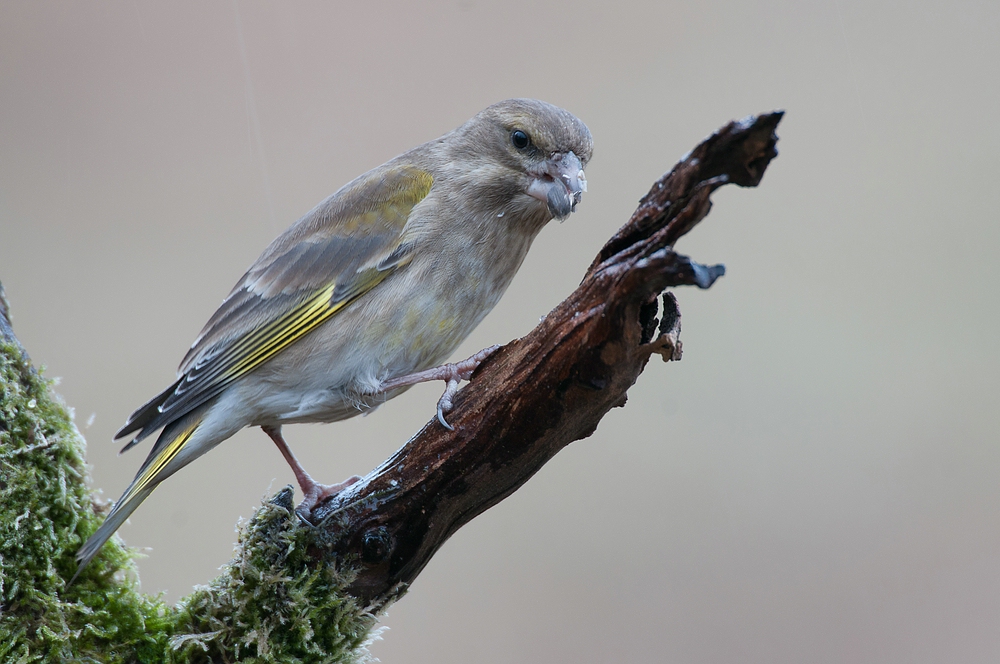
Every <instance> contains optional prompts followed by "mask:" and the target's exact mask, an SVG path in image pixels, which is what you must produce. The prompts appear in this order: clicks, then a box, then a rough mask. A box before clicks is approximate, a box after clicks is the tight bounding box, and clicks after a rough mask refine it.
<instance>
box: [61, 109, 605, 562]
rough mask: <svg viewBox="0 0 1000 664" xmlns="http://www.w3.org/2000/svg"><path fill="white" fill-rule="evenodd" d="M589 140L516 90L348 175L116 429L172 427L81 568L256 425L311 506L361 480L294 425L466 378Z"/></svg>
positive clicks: (574, 189)
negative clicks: (321, 479) (155, 494)
mask: <svg viewBox="0 0 1000 664" xmlns="http://www.w3.org/2000/svg"><path fill="white" fill-rule="evenodd" d="M592 150H593V140H592V139H591V135H590V131H589V130H588V129H587V127H586V125H584V123H583V122H581V121H580V120H579V119H577V118H576V117H575V116H573V115H572V114H570V113H568V112H567V111H565V110H563V109H561V108H557V107H555V106H552V105H551V104H547V103H545V102H541V101H537V100H533V99H508V100H506V101H502V102H499V103H497V104H494V105H492V106H490V107H488V108H486V109H485V110H483V111H482V112H480V113H479V114H477V115H476V116H475V117H473V118H472V119H471V120H469V121H468V122H466V123H465V124H463V125H462V126H460V127H459V128H457V129H455V130H454V131H452V132H450V133H448V134H445V135H444V136H442V137H440V138H437V139H435V140H433V141H430V142H428V143H424V144H423V145H421V146H419V147H416V148H414V149H412V150H410V151H409V152H405V153H403V154H401V155H399V156H398V157H396V158H395V159H392V160H391V161H389V162H387V163H385V164H383V165H382V166H379V167H378V168H375V169H373V170H371V171H369V172H368V173H365V174H364V175H362V176H360V177H358V178H357V179H355V180H354V181H353V182H350V183H349V184H347V185H345V186H344V187H343V188H341V189H340V190H339V191H337V192H336V193H335V194H333V195H332V196H330V197H329V198H327V199H326V200H324V201H323V202H322V203H320V204H319V205H317V206H316V207H315V208H314V209H313V210H312V211H311V212H309V213H308V214H306V215H305V216H304V217H302V218H301V219H299V220H298V221H297V222H296V223H295V224H294V225H292V226H291V227H290V228H289V229H288V230H286V231H285V232H284V233H282V234H281V235H280V236H278V238H277V239H275V240H274V241H273V242H272V243H271V244H270V246H268V247H267V249H265V250H264V253H263V254H261V256H260V258H258V259H257V261H256V262H255V263H254V264H253V265H251V266H250V269H249V270H247V272H246V274H244V275H243V278H242V279H240V280H239V282H238V283H237V284H236V286H235V287H234V288H233V290H232V292H230V294H229V295H228V297H226V299H225V300H224V301H223V303H222V305H221V306H220V307H219V309H218V311H216V312H215V314H214V315H213V316H212V317H211V318H210V319H209V321H208V323H207V324H206V325H205V328H204V329H203V330H202V332H201V334H200V335H198V338H197V339H195V342H194V344H193V345H192V346H191V349H190V350H189V351H188V353H187V355H186V356H185V357H184V359H183V361H182V362H181V364H180V367H179V369H178V378H177V380H176V381H175V382H174V383H173V384H172V385H171V386H170V387H168V388H167V389H165V390H164V391H163V392H161V393H160V394H159V395H157V396H156V397H154V398H153V399H151V400H150V401H149V402H148V403H146V404H145V405H144V406H142V407H141V408H139V409H138V410H136V411H135V412H134V413H133V414H132V415H131V417H129V418H128V421H127V422H126V423H125V425H124V426H123V427H122V428H121V430H119V431H118V433H117V434H116V435H115V439H119V438H122V437H124V436H127V435H129V434H132V433H134V434H135V437H134V438H133V439H132V440H131V441H130V442H129V443H128V444H127V445H126V446H125V448H124V449H123V450H122V451H123V452H124V451H125V450H128V449H130V448H132V447H134V446H135V445H137V444H138V443H139V442H140V441H142V440H144V439H145V438H146V437H148V436H149V435H150V434H152V433H154V432H155V431H157V430H158V429H162V431H161V432H160V435H159V437H158V438H157V440H156V443H155V444H154V445H153V448H152V450H150V452H149V455H148V456H147V457H146V460H145V462H143V464H142V466H141V468H140V469H139V471H138V473H137V474H136V476H135V479H134V480H133V481H132V483H131V484H130V485H129V487H128V488H127V489H126V490H125V493H124V494H123V495H122V497H121V498H120V499H119V500H118V502H117V503H115V505H114V507H113V508H112V509H111V511H110V513H109V514H108V516H107V518H106V519H105V521H104V523H103V524H102V525H101V527H100V528H99V529H98V530H97V531H96V532H95V533H94V534H93V535H92V536H91V537H90V539H88V540H87V542H86V543H85V544H84V545H83V547H82V548H81V549H80V550H79V552H78V553H77V555H76V557H77V560H78V561H79V563H80V569H83V567H84V566H85V565H87V563H89V562H90V561H91V560H92V559H93V557H94V556H95V555H97V552H98V551H99V550H100V548H101V546H102V545H103V544H104V542H106V541H107V540H108V538H110V537H111V535H112V534H113V533H114V532H115V531H116V530H117V529H118V527H119V526H120V525H121V524H122V523H123V522H124V521H125V519H126V518H128V516H129V515H130V514H131V513H132V512H133V511H134V510H135V509H136V507H138V506H139V504H140V503H141V502H142V501H143V500H144V499H145V498H146V497H147V496H149V494H150V493H151V492H152V491H153V489H154V488H156V486H157V485H158V484H159V483H160V482H162V481H163V480H165V479H166V478H167V477H169V476H170V475H173V474H174V473H175V472H177V471H178V470H180V469H181V468H182V467H184V466H186V465H187V464H189V463H191V462H192V461H194V460H195V459H197V458H198V457H200V456H201V455H203V454H205V453H206V452H208V451H209V450H211V449H212V448H213V447H215V446H216V445H218V444H219V443H221V442H222V441H224V440H226V439H227V438H229V437H230V436H232V435H233V434H235V433H236V432H237V431H239V430H240V429H242V428H243V427H248V426H259V427H261V428H262V429H263V430H264V431H265V432H266V433H267V434H268V435H269V436H270V437H271V438H272V440H274V442H275V443H276V444H277V446H278V448H279V450H280V451H281V453H282V455H283V456H284V457H285V459H286V461H288V463H289V465H290V466H291V468H292V471H293V473H294V474H295V477H296V480H297V482H298V484H299V486H300V488H301V489H302V492H303V494H304V500H303V507H304V508H305V509H306V510H308V509H310V508H311V507H312V506H314V505H315V504H316V503H317V502H318V501H319V500H322V499H323V498H325V497H327V496H329V495H332V494H334V493H336V492H338V491H340V490H341V489H342V488H343V487H344V486H346V485H347V484H350V483H352V482H353V481H356V480H357V479H358V478H356V477H353V478H350V479H349V480H347V481H345V482H342V483H340V484H335V485H326V486H325V485H321V484H318V483H317V482H315V481H314V480H313V479H312V478H311V477H310V476H309V474H308V473H306V472H305V470H304V469H303V468H302V467H301V466H300V465H299V463H298V462H297V461H296V459H295V457H294V455H293V454H292V452H291V450H289V448H288V446H287V444H285V441H284V439H283V438H282V434H281V427H282V425H285V424H293V423H300V422H335V421H338V420H343V419H346V418H349V417H353V416H355V415H358V414H360V413H363V412H365V411H366V410H369V409H372V408H374V407H376V406H378V405H379V404H381V403H382V402H384V401H386V400H387V399H391V398H392V397H394V396H396V395H398V394H400V393H401V392H403V391H404V390H406V389H407V388H408V387H409V386H410V385H413V384H415V383H417V382H421V381H425V380H437V379H442V380H445V381H447V382H448V389H447V390H446V392H445V395H444V396H443V397H442V398H441V401H440V402H439V404H438V417H439V419H440V420H441V423H442V424H443V425H445V426H447V422H446V421H445V419H444V416H443V413H444V411H446V410H447V409H448V408H449V406H450V402H451V396H452V395H453V394H454V391H455V390H456V389H457V385H458V381H459V380H461V379H468V378H469V377H470V375H471V373H472V371H473V370H474V369H475V366H476V365H477V364H478V362H479V361H480V360H482V359H483V357H484V356H485V355H486V354H488V352H489V351H490V349H487V350H486V351H484V352H483V353H478V354H477V355H475V356H473V357H472V358H469V360H466V361H465V362H460V363H457V364H452V365H444V366H436V365H438V364H440V363H441V362H443V361H444V360H445V359H446V358H447V357H448V356H449V355H450V354H451V353H452V352H453V351H454V350H455V348H456V347H458V345H459V344H460V343H461V342H462V340H463V339H465V338H466V337H467V336H468V335H469V333H470V332H471V331H472V330H473V328H475V327H476V325H478V324H479V322H480V321H481V320H482V319H483V317H484V316H485V315H486V314H487V313H488V312H489V311H490V310H491V309H492V308H493V306H494V305H495V304H496V303H497V301H498V300H499V299H500V296H501V295H502V294H503V292H504V291H505V290H506V288H507V286H508V285H509V284H510V282H511V279H513V277H514V274H515V273H516V272H517V269H518V268H519V267H520V266H521V262H522V261H523V260H524V257H525V254H526V253H527V251H528V248H529V247H530V245H531V242H532V240H533V239H534V238H535V236H536V235H537V234H538V232H539V231H540V230H541V229H542V227H543V226H544V225H545V224H546V223H548V222H549V221H550V220H551V219H553V218H557V219H565V218H566V217H568V216H569V214H570V213H571V212H573V211H574V210H575V208H576V204H577V203H578V202H579V201H580V197H581V195H582V193H583V192H584V191H585V190H586V183H587V181H586V178H585V176H584V171H583V169H584V167H585V166H586V164H587V162H588V160H589V159H590V156H591V153H592Z"/></svg>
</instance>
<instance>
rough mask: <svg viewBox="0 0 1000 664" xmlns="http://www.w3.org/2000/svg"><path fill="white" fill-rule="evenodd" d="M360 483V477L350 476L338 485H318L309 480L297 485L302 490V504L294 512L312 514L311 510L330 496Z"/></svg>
mask: <svg viewBox="0 0 1000 664" xmlns="http://www.w3.org/2000/svg"><path fill="white" fill-rule="evenodd" d="M360 481H361V476H360V475H351V476H350V477H348V478H347V479H346V480H344V481H343V482H340V483H338V484H320V483H319V482H315V481H313V479H312V478H309V482H308V483H301V482H300V483H299V488H300V489H302V494H303V498H302V502H301V503H299V506H298V507H296V508H295V511H296V512H299V513H301V514H307V515H310V514H312V511H313V508H315V507H316V506H317V505H319V504H320V503H322V502H323V501H325V500H326V499H327V498H330V497H331V496H336V495H337V494H338V493H340V492H341V491H343V490H344V489H346V488H347V487H349V486H351V485H352V484H355V483H357V482H360Z"/></svg>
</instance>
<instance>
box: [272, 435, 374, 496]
mask: <svg viewBox="0 0 1000 664" xmlns="http://www.w3.org/2000/svg"><path fill="white" fill-rule="evenodd" d="M261 430H262V431H263V432H264V433H266V434H267V435H268V436H270V438H271V440H273V441H274V444H275V445H277V446H278V450H279V451H280V452H281V456H283V457H285V461H287V462H288V465H289V466H291V468H292V472H293V473H295V481H296V482H298V483H299V488H300V489H302V496H303V497H302V503H301V504H300V505H299V507H301V508H303V509H304V510H305V511H306V512H311V511H312V508H314V507H316V505H318V504H319V503H320V501H322V500H323V499H325V498H327V497H329V496H335V495H337V494H338V493H340V492H341V491H343V490H344V489H346V488H347V487H349V486H351V485H352V484H354V483H355V482H357V481H358V480H360V479H361V477H360V476H358V475H352V476H351V477H348V478H347V479H346V480H344V481H343V482H341V483H340V484H320V483H319V482H317V481H316V480H314V479H313V478H312V476H310V475H309V473H307V472H306V469H305V468H303V467H302V464H300V463H299V460H298V459H296V458H295V455H294V454H292V450H291V449H289V447H288V443H286V442H285V439H284V437H283V436H282V435H281V427H280V426H279V427H269V426H262V427H261Z"/></svg>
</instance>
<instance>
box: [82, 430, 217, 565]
mask: <svg viewBox="0 0 1000 664" xmlns="http://www.w3.org/2000/svg"><path fill="white" fill-rule="evenodd" d="M202 420H203V413H198V414H197V415H195V416H193V417H186V418H183V419H181V420H180V421H178V422H175V423H173V424H168V425H167V426H166V427H164V429H163V431H162V432H161V433H160V436H159V438H158V439H157V440H156V444H155V445H154V446H153V449H152V450H151V451H150V453H149V456H148V457H146V461H145V462H144V463H143V464H142V468H140V469H139V472H138V474H136V476H135V479H134V480H132V484H130V485H129V487H128V488H127V489H126V490H125V493H124V494H122V497H121V498H119V499H118V502H116V503H115V506H114V507H113V508H111V512H110V513H109V514H108V516H107V518H105V519H104V523H102V524H101V527H100V528H98V529H97V532H95V533H94V534H93V535H91V536H90V539H88V540H87V542H86V543H85V544H84V545H83V546H82V547H80V550H79V551H77V552H76V559H77V561H78V562H79V563H80V566H79V567H78V568H77V570H76V574H74V575H73V578H72V579H70V583H72V582H73V581H74V580H75V579H76V577H77V576H79V575H80V572H82V571H83V568H84V567H86V566H87V564H88V563H90V561H91V560H93V559H94V557H95V556H96V555H97V553H98V552H99V551H100V550H101V547H102V546H104V543H105V542H107V541H108V540H109V539H111V536H112V535H114V534H115V531H116V530H118V528H119V527H120V526H121V525H122V524H123V523H124V522H125V519H127V518H128V517H129V515H131V514H132V512H134V511H135V508H137V507H139V504H140V503H142V501H144V500H146V498H147V497H148V496H149V494H151V493H153V489H155V488H156V486H157V485H158V484H159V483H160V482H162V481H163V480H164V479H166V478H167V476H168V475H170V474H172V473H173V472H174V471H175V470H177V468H178V466H176V465H174V466H171V463H170V462H171V461H173V460H174V458H176V457H177V455H178V453H180V451H181V450H182V449H184V446H185V444H187V442H188V441H189V440H190V439H191V436H192V435H194V432H195V431H196V430H197V429H198V427H199V426H200V425H201V422H202Z"/></svg>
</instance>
